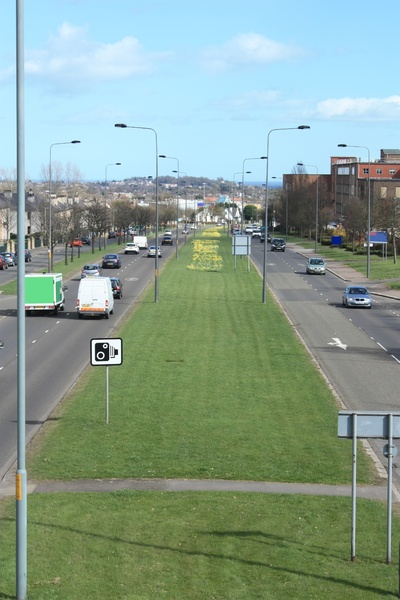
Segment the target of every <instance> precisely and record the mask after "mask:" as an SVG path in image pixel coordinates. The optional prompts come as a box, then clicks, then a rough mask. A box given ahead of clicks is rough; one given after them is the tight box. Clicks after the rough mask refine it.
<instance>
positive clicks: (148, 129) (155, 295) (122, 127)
mask: <svg viewBox="0 0 400 600" xmlns="http://www.w3.org/2000/svg"><path fill="white" fill-rule="evenodd" d="M114 127H120V128H121V129H145V130H147V131H152V132H153V133H154V139H155V150H156V153H155V157H156V165H155V166H156V255H155V261H154V302H158V137H157V132H156V130H155V129H153V128H152V127H140V126H138V125H126V124H125V123H115V125H114Z"/></svg>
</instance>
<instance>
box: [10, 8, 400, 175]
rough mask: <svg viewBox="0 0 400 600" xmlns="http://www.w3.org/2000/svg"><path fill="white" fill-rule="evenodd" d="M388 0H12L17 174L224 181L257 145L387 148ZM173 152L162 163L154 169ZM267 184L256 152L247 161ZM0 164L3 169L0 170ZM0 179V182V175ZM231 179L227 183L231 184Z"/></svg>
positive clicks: (395, 112)
mask: <svg viewBox="0 0 400 600" xmlns="http://www.w3.org/2000/svg"><path fill="white" fill-rule="evenodd" d="M0 15H1V22H2V42H1V45H0V106H1V110H0V131H1V143H0V173H1V172H3V173H4V172H11V171H12V170H14V169H15V167H16V80H15V47H16V41H15V23H16V3H15V2H14V1H11V0H2V2H1V4H0ZM398 15H399V4H398V0H386V1H385V2H384V3H383V4H377V3H376V2H373V1H372V0H363V2H348V0H335V2H334V3H331V2H325V0H302V1H301V2H299V1H298V0H279V1H277V0H247V1H246V2H243V0H240V1H239V0H113V1H112V2H110V1H106V0H25V3H24V24H25V36H24V45H25V85H24V95H25V172H26V176H27V178H30V179H33V180H40V178H41V170H42V166H43V165H48V162H49V148H50V145H51V144H54V143H60V142H65V141H69V140H73V139H79V140H81V144H80V145H71V146H70V145H64V146H58V147H56V148H53V151H52V160H57V161H58V162H61V163H62V164H64V165H65V164H67V163H70V164H72V165H76V166H77V167H78V168H79V169H80V171H81V173H82V176H83V178H84V179H86V180H104V179H105V170H106V165H112V164H113V163H115V162H121V163H122V164H121V166H118V167H117V166H115V167H114V166H108V167H107V177H108V179H114V178H115V179H122V178H126V177H132V176H149V175H153V176H154V174H155V143H154V142H155V136H154V134H153V133H152V132H151V131H145V130H138V129H125V130H123V129H116V128H115V127H114V124H115V123H121V122H122V123H127V124H128V125H134V126H138V127H150V128H153V129H154V130H155V131H156V132H157V139H158V153H159V154H165V155H168V156H171V157H175V158H177V159H178V160H179V167H180V171H181V173H187V174H188V175H193V176H198V177H209V178H217V177H222V178H224V179H226V180H228V181H232V179H233V176H234V174H235V173H238V172H239V173H240V172H241V171H242V168H243V161H244V159H246V158H253V157H260V156H263V155H265V154H266V149H267V136H268V132H269V131H271V130H272V129H279V128H289V127H297V126H298V125H301V124H307V125H309V126H310V130H307V131H298V130H293V131H292V130H289V131H275V132H272V133H271V135H270V144H269V155H270V156H269V176H270V177H273V176H275V177H277V178H279V177H282V174H283V173H290V172H291V171H292V170H293V168H294V167H295V166H296V164H297V162H303V163H305V164H308V165H313V166H312V167H311V166H310V167H309V168H307V170H308V171H309V172H310V173H312V172H315V171H316V169H318V172H319V173H328V172H329V169H330V166H329V165H330V156H334V155H339V156H344V155H354V156H360V157H361V158H363V159H364V158H365V159H367V153H366V151H365V150H363V149H362V148H361V149H349V150H348V151H344V149H343V148H337V144H338V143H347V144H349V145H350V144H353V145H357V146H366V147H368V148H369V149H370V152H371V160H372V159H375V158H379V153H380V149H381V148H399V147H400V141H399V131H398V122H399V116H400V90H399V84H398V68H397V63H398V18H397V17H398ZM176 168H177V162H176V161H172V160H162V159H161V160H160V161H159V174H160V175H166V174H172V170H173V169H176ZM245 168H246V171H247V170H251V172H252V173H251V175H247V177H248V178H249V179H251V180H258V181H260V180H261V181H262V180H263V179H265V161H260V160H254V161H248V162H246V163H245ZM2 170H3V171H2ZM0 179H1V176H0ZM240 179H241V177H240V175H236V180H237V181H238V180H240Z"/></svg>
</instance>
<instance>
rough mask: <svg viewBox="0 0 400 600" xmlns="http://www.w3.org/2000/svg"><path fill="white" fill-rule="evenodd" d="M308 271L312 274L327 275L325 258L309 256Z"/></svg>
mask: <svg viewBox="0 0 400 600" xmlns="http://www.w3.org/2000/svg"><path fill="white" fill-rule="evenodd" d="M306 271H307V273H310V274H311V275H325V273H326V264H325V261H324V259H323V258H317V257H315V256H313V257H311V258H309V259H308V260H307V265H306Z"/></svg>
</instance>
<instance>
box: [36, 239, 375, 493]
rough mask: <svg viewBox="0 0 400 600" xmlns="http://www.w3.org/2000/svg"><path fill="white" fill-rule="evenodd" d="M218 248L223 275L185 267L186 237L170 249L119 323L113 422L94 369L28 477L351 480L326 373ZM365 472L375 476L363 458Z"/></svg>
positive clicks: (99, 372)
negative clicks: (155, 279) (152, 284)
mask: <svg viewBox="0 0 400 600" xmlns="http://www.w3.org/2000/svg"><path fill="white" fill-rule="evenodd" d="M220 248H221V254H222V256H223V261H224V267H223V271H222V272H219V273H209V272H204V271H193V270H189V269H188V268H187V265H188V264H190V260H191V254H190V245H187V247H186V248H182V249H181V254H180V257H179V260H176V259H171V262H170V263H169V265H168V267H167V272H165V274H163V275H162V277H161V278H160V279H161V283H160V293H159V296H160V298H159V302H158V303H157V304H155V303H154V302H153V291H152V290H151V289H150V290H148V293H147V295H146V296H145V297H144V298H143V301H142V303H141V305H140V306H139V307H138V308H137V309H136V311H135V314H134V317H133V318H132V319H130V320H127V321H126V322H125V323H124V324H123V326H122V327H121V330H120V331H119V332H118V333H117V335H120V336H121V337H122V338H123V347H124V361H123V365H122V366H120V367H114V368H113V367H111V368H110V397H109V402H110V417H109V421H110V422H109V424H108V425H106V424H105V367H89V368H88V370H87V372H86V374H85V376H84V378H83V380H82V381H81V382H80V383H79V384H78V388H74V390H73V395H72V397H71V398H70V399H69V401H68V402H67V403H64V404H63V405H61V407H60V408H59V409H58V410H57V411H56V414H55V415H54V417H55V418H56V419H57V421H56V422H57V429H56V432H55V433H54V434H52V435H46V436H43V435H40V436H38V438H37V440H36V443H37V444H38V442H39V440H40V451H39V450H37V451H36V452H35V453H34V455H33V456H32V460H31V463H30V473H31V477H34V478H45V479H48V478H50V479H71V478H73V479H76V478H91V477H167V478H169V477H188V478H223V479H250V480H252V479H254V480H270V481H288V482H321V483H322V482H323V483H348V482H349V481H351V461H350V444H349V443H347V442H346V441H343V440H338V438H337V433H336V429H337V410H338V404H337V402H336V400H335V399H334V398H333V396H332V393H331V391H330V390H329V389H328V387H327V385H326V382H325V380H324V379H323V378H322V376H321V375H320V373H319V372H318V371H317V369H316V368H315V366H314V364H313V363H311V361H310V358H309V355H308V353H307V352H306V350H305V349H304V347H303V346H302V344H301V343H300V342H299V340H298V339H297V338H296V336H295V335H294V333H293V331H292V329H291V326H290V325H289V324H288V322H287V321H286V319H285V318H284V316H283V314H282V313H281V311H280V309H279V307H278V306H277V305H276V304H275V303H274V301H273V300H272V299H271V298H270V299H269V301H268V306H266V305H264V304H262V302H261V292H262V285H261V280H260V277H259V275H258V273H256V271H255V270H252V271H251V272H250V273H247V261H246V260H243V261H241V260H239V261H237V262H238V265H237V270H236V272H234V270H233V264H232V257H231V254H230V251H231V248H230V241H229V240H227V239H225V238H222V239H221V244H220ZM64 406H65V407H66V409H65V408H64ZM52 423H54V421H52ZM50 427H53V425H50ZM45 432H46V428H44V430H43V433H45ZM316 438H318V444H316V443H315V441H316ZM360 480H362V481H365V482H366V481H370V480H371V473H370V472H369V469H368V466H367V463H366V462H364V463H362V464H360Z"/></svg>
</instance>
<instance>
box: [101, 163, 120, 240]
mask: <svg viewBox="0 0 400 600" xmlns="http://www.w3.org/2000/svg"><path fill="white" fill-rule="evenodd" d="M114 166H115V167H116V166H118V167H119V166H121V163H120V162H116V163H108V164H107V165H106V168H105V173H104V208H105V214H104V216H106V215H107V181H108V180H107V167H114ZM105 224H106V223H105ZM105 247H106V231H105V229H104V249H105Z"/></svg>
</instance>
